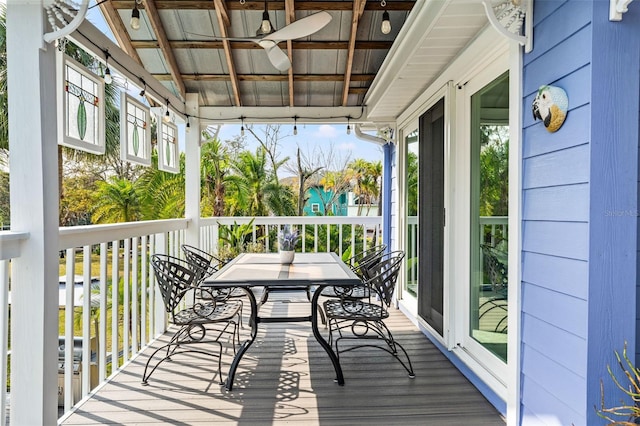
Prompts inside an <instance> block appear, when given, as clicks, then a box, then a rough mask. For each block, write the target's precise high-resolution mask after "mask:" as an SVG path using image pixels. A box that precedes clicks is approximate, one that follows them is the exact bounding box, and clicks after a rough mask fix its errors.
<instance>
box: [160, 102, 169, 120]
mask: <svg viewBox="0 0 640 426" xmlns="http://www.w3.org/2000/svg"><path fill="white" fill-rule="evenodd" d="M162 121H164V122H165V123H168V122H170V121H171V114H169V99H167V112H166V113H165V114H164V117H162Z"/></svg>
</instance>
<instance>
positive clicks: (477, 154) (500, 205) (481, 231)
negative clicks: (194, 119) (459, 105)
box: [469, 73, 509, 362]
mask: <svg viewBox="0 0 640 426" xmlns="http://www.w3.org/2000/svg"><path fill="white" fill-rule="evenodd" d="M471 126H472V128H471V236H470V237H471V238H470V240H471V265H470V266H471V280H470V285H471V288H470V296H471V297H470V306H469V309H470V315H469V318H470V324H469V330H470V336H471V338H472V339H473V340H475V341H476V342H478V343H479V344H480V345H481V346H483V347H484V348H485V349H487V350H488V351H489V352H491V353H492V354H494V355H495V356H496V357H498V358H499V359H501V360H502V361H504V362H506V361H507V322H508V321H507V319H508V310H507V301H508V294H507V287H508V286H507V284H508V282H507V271H508V261H507V259H508V256H507V253H508V245H509V241H508V238H507V237H508V232H507V231H508V228H507V223H508V214H509V213H508V209H509V196H508V194H509V76H508V73H505V74H503V75H502V76H500V77H498V78H497V79H495V80H494V81H492V82H491V83H490V84H488V85H487V86H485V87H484V88H482V89H481V90H479V91H478V92H476V93H475V94H473V95H472V97H471Z"/></svg>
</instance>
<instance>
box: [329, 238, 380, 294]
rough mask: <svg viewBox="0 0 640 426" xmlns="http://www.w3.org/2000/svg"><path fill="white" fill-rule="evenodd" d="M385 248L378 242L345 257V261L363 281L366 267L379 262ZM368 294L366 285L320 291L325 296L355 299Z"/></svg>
mask: <svg viewBox="0 0 640 426" xmlns="http://www.w3.org/2000/svg"><path fill="white" fill-rule="evenodd" d="M386 250H387V245H386V244H379V245H377V246H374V247H371V248H368V249H366V250H363V251H361V252H359V253H356V254H355V255H353V256H352V257H350V258H349V259H347V260H346V261H345V263H346V264H347V266H349V268H351V270H352V271H353V272H354V273H355V274H356V275H357V276H358V277H360V279H361V280H363V281H365V280H366V277H365V276H364V274H365V270H366V268H367V267H369V266H372V265H374V264H376V263H377V262H379V261H380V259H382V256H383V255H384V252H385V251H386ZM370 294H371V293H370V291H369V287H368V286H366V285H362V286H355V287H337V286H336V287H327V288H326V289H325V290H324V291H323V292H322V295H323V296H326V297H342V296H348V297H352V298H356V299H364V298H367V297H369V296H370Z"/></svg>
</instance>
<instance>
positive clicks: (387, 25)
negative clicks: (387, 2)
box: [380, 10, 391, 34]
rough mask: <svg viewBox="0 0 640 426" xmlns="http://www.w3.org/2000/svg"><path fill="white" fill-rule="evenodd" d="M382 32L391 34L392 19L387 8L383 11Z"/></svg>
mask: <svg viewBox="0 0 640 426" xmlns="http://www.w3.org/2000/svg"><path fill="white" fill-rule="evenodd" d="M380 31H382V34H389V33H390V32H391V21H390V20H389V12H387V11H386V10H385V11H384V12H383V13H382V26H381V27H380Z"/></svg>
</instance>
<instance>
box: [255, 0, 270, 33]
mask: <svg viewBox="0 0 640 426" xmlns="http://www.w3.org/2000/svg"><path fill="white" fill-rule="evenodd" d="M272 32H273V25H271V21H270V19H269V11H268V9H267V0H265V1H264V11H263V12H262V23H261V24H260V28H258V30H257V31H256V36H258V37H260V36H262V37H264V36H266V35H268V34H271V33H272Z"/></svg>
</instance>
